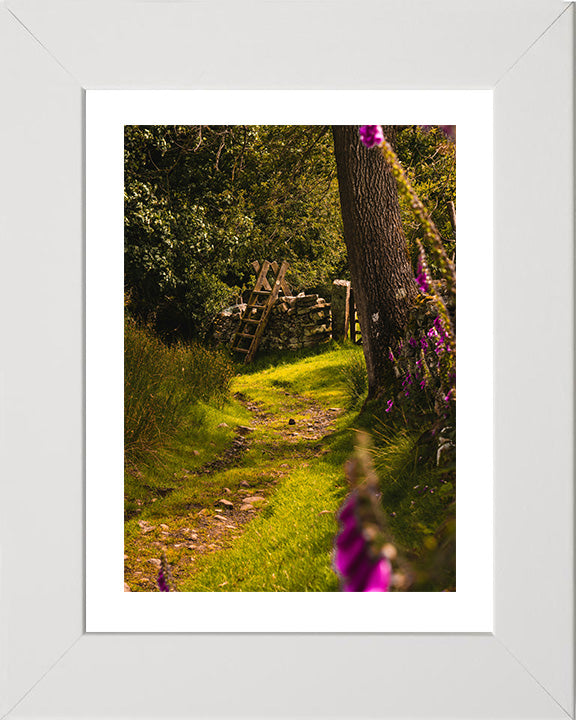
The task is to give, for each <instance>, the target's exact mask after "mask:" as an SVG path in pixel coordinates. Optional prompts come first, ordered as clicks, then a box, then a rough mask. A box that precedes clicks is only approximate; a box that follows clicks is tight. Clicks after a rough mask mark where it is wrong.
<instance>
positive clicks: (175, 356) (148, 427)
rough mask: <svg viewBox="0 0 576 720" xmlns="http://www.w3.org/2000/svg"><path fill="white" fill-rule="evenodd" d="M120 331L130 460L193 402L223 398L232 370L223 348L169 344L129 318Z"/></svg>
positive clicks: (158, 438)
mask: <svg viewBox="0 0 576 720" xmlns="http://www.w3.org/2000/svg"><path fill="white" fill-rule="evenodd" d="M124 330H125V331H124V450H125V456H126V458H133V457H135V456H137V455H140V454H142V453H144V452H147V451H149V450H151V449H152V448H153V447H154V446H156V445H157V444H158V443H159V442H160V441H161V440H162V439H164V438H166V437H168V436H169V435H171V434H172V433H173V432H174V431H175V430H176V429H177V428H178V426H179V424H180V423H181V422H182V420H183V419H184V417H185V416H186V415H187V414H188V413H189V412H190V409H191V406H192V405H194V404H195V403H197V402H198V401H200V400H203V401H216V402H217V403H221V402H223V401H224V400H225V398H226V397H227V395H228V392H229V389H230V382H231V379H232V374H233V370H232V363H231V362H230V360H229V359H228V358H227V356H226V355H225V354H224V352H222V351H213V350H206V349H205V348H202V347H200V346H198V345H191V346H188V345H185V344H183V343H179V344H177V345H174V346H172V347H168V346H166V345H164V344H163V343H162V342H161V341H160V340H159V339H158V338H157V337H155V336H154V335H153V334H152V333H151V332H150V331H149V330H147V329H146V328H142V327H139V326H138V325H136V323H135V322H133V321H132V320H130V319H128V320H127V321H126V323H125V329H124Z"/></svg>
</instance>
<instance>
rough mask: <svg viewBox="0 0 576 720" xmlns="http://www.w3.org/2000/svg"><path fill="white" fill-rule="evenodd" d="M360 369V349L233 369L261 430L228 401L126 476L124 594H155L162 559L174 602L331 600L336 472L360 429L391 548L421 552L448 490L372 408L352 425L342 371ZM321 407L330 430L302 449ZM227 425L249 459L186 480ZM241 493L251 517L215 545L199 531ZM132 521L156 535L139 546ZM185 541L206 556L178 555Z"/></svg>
mask: <svg viewBox="0 0 576 720" xmlns="http://www.w3.org/2000/svg"><path fill="white" fill-rule="evenodd" d="M360 359H361V349H360V350H359V348H357V347H355V346H352V345H344V346H342V347H339V346H336V345H334V344H332V345H331V346H328V347H325V348H324V349H323V351H322V352H304V353H294V354H293V355H286V354H284V355H283V356H281V357H278V356H272V357H270V356H269V357H265V358H260V360H259V361H258V362H259V365H257V366H249V367H248V368H242V369H241V370H242V371H241V373H240V374H238V375H237V376H236V377H235V378H234V379H233V381H232V388H231V389H232V392H233V393H241V394H242V395H243V396H244V397H245V398H248V399H249V400H250V401H252V402H256V403H257V404H258V408H259V411H260V412H264V413H266V419H265V420H262V419H260V420H259V421H256V418H255V417H254V416H253V415H252V414H251V413H250V412H249V411H248V410H247V409H246V408H245V407H244V406H243V405H242V404H241V403H240V402H239V401H237V400H231V401H230V402H228V403H226V404H225V405H223V406H221V407H218V406H217V405H214V404H211V403H201V404H197V405H195V406H194V408H193V409H192V411H191V412H190V414H189V416H188V417H187V418H186V420H185V422H184V423H182V425H181V427H180V428H179V430H178V432H177V434H176V435H175V436H174V437H173V438H172V439H171V440H170V441H169V442H167V443H165V444H164V445H163V446H162V448H160V449H158V450H157V452H156V453H155V454H154V455H151V456H150V457H149V459H148V461H147V462H146V463H142V462H139V463H138V464H137V465H134V466H133V467H132V468H130V469H129V472H127V479H126V500H127V510H128V511H129V512H128V514H129V515H130V518H129V520H128V521H127V523H126V535H125V538H126V544H125V548H126V549H125V552H126V554H127V555H128V560H127V568H128V569H129V571H130V573H132V575H131V578H132V579H131V586H132V589H133V590H154V589H155V587H154V573H155V567H154V566H151V565H150V563H153V562H154V558H158V556H159V552H160V549H161V548H164V549H165V552H166V556H167V559H168V562H169V563H170V564H171V565H172V567H173V570H174V574H175V580H176V585H177V589H178V591H199V592H202V591H215V592H250V591H256V592H333V591H337V590H338V589H339V581H338V578H337V576H336V575H335V573H334V571H333V569H332V549H333V541H334V536H335V534H336V532H337V522H336V513H337V510H338V508H339V507H340V505H341V503H342V501H343V499H344V498H345V496H346V495H347V493H348V491H349V489H348V487H347V483H346V480H345V477H344V472H343V466H344V463H345V461H346V459H347V458H349V457H350V455H351V453H352V452H353V450H354V443H355V436H356V435H355V430H360V429H368V430H369V431H370V432H371V434H372V436H373V438H374V440H375V447H374V450H373V453H374V460H375V464H376V467H377V470H378V474H379V478H380V482H381V489H382V502H383V505H384V508H385V510H386V511H387V514H388V516H389V519H390V526H391V529H392V531H393V533H394V540H395V541H396V542H397V544H398V545H399V547H400V548H401V549H402V550H404V551H406V552H410V553H416V554H418V553H419V552H421V551H422V549H423V548H424V547H426V546H427V545H426V544H427V543H428V544H429V543H430V538H431V536H432V535H433V533H434V532H435V530H436V529H437V528H438V527H439V525H440V524H441V523H442V522H444V521H445V520H446V518H447V516H448V510H447V507H448V505H449V501H450V500H451V499H452V498H451V493H452V494H453V486H452V485H451V483H449V482H445V478H443V477H442V476H440V475H439V474H438V472H437V471H436V470H435V468H434V467H433V464H431V463H430V462H420V461H419V457H420V456H421V454H422V448H421V446H420V445H419V440H420V436H419V432H418V430H417V429H413V430H411V431H410V432H409V431H408V430H407V429H406V428H405V427H403V426H402V424H401V423H398V421H396V424H394V422H392V421H391V420H390V418H389V417H388V415H387V414H386V413H384V412H383V410H382V407H381V406H380V405H379V404H378V403H370V404H369V405H367V406H366V407H365V408H364V409H363V410H362V412H361V413H358V412H357V411H356V410H352V409H349V397H350V394H349V388H348V387H347V378H348V377H349V368H350V365H351V364H352V363H354V364H356V365H358V364H359V360H360ZM319 406H320V407H322V408H324V411H323V412H324V415H325V416H326V417H327V416H328V415H327V413H332V414H331V415H330V417H331V418H333V420H332V423H331V426H330V429H329V431H327V435H326V436H325V437H323V438H322V439H318V438H307V437H306V436H305V432H304V431H305V429H306V428H307V427H310V426H311V425H313V423H314V421H315V419H317V418H318V412H319V411H318V407H319ZM346 408H348V409H346ZM288 419H293V420H294V425H292V426H288ZM222 423H225V424H226V425H228V427H221V425H222ZM237 425H249V426H253V427H254V430H253V432H252V433H251V434H250V448H249V450H248V451H247V452H246V453H245V454H243V455H242V456H241V457H240V458H239V459H238V461H237V462H235V463H234V465H233V466H230V467H224V468H221V469H219V470H216V471H215V472H213V473H212V474H211V475H199V476H194V475H193V471H194V469H196V468H198V467H200V466H202V465H204V464H205V463H207V462H210V461H211V460H213V459H214V458H216V457H218V456H220V455H221V454H222V453H223V452H224V451H225V450H226V448H227V447H229V446H230V443H231V442H232V439H233V437H234V428H235V427H236V426H237ZM219 426H220V427H219ZM292 429H293V430H294V432H295V433H300V435H299V434H296V435H292V434H291V432H289V431H290V430H292ZM442 480H444V483H442V482H441V481H442ZM425 486H428V487H427V489H426V490H424V487H425ZM245 488H249V492H250V494H254V495H258V496H261V497H263V498H264V501H263V502H262V503H260V504H259V505H260V507H259V511H258V513H256V514H255V516H254V518H253V519H251V520H250V521H249V522H247V523H246V524H245V525H243V526H240V527H238V528H236V529H234V530H231V531H229V532H228V534H227V535H226V536H225V537H224V536H223V537H222V538H217V539H216V540H214V538H213V537H210V533H209V531H208V530H207V527H209V523H207V521H208V520H210V519H213V518H214V515H215V514H217V513H219V512H220V511H219V510H218V508H215V503H216V502H217V501H218V499H219V498H222V497H224V496H225V497H228V498H232V499H234V501H236V498H237V497H240V495H239V493H242V492H243V489H245ZM431 489H432V490H433V492H430V490H431ZM244 491H245V492H246V490H244ZM226 493H229V494H226ZM142 520H144V521H146V522H149V523H150V524H153V525H154V527H153V529H152V530H150V532H148V533H146V534H145V535H144V534H143V533H142V532H141V529H140V526H139V525H138V522H139V521H142ZM191 531H193V532H194V533H195V534H196V535H198V541H197V542H198V543H200V544H201V545H203V546H206V544H208V550H209V551H208V552H202V553H200V552H195V551H194V550H190V549H188V548H187V547H185V546H184V547H183V546H182V545H183V542H182V541H181V538H184V537H186V536H187V535H189V534H190V532H191ZM210 543H212V544H211V545H210ZM138 573H140V574H139V575H138ZM444 587H446V585H444V586H443V587H432V588H430V589H433V590H440V589H444Z"/></svg>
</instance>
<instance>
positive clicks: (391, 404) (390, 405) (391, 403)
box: [384, 400, 394, 413]
mask: <svg viewBox="0 0 576 720" xmlns="http://www.w3.org/2000/svg"><path fill="white" fill-rule="evenodd" d="M393 407H394V400H388V402H387V403H386V408H385V411H384V412H387V413H389V412H390V410H392V408H393Z"/></svg>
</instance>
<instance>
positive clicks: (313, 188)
mask: <svg viewBox="0 0 576 720" xmlns="http://www.w3.org/2000/svg"><path fill="white" fill-rule="evenodd" d="M331 143H332V141H331V134H330V132H329V129H328V128H327V127H324V126H314V127H309V126H229V125H228V126H127V127H126V128H125V282H126V290H127V291H128V292H129V294H130V298H131V306H130V309H131V312H132V313H133V314H135V315H136V316H138V317H139V318H141V319H145V320H146V321H148V322H152V323H153V324H154V326H155V327H156V329H157V330H158V331H159V332H160V333H161V334H162V335H163V336H164V337H168V338H175V337H176V338H177V337H188V338H190V337H198V338H202V337H204V336H205V334H206V332H207V330H208V327H209V324H210V320H211V318H212V317H213V315H214V314H215V312H216V311H217V310H220V309H221V308H222V307H225V306H226V305H230V304H232V301H233V299H234V297H235V296H237V295H238V294H239V292H241V291H242V290H245V289H246V288H247V287H248V286H249V285H251V283H252V282H253V277H252V276H251V274H250V263H251V262H252V261H253V260H255V259H257V260H263V259H266V258H268V259H270V260H273V259H286V260H288V261H289V262H290V265H291V270H290V273H289V276H288V280H289V282H291V283H292V285H293V286H294V287H295V288H296V289H301V288H303V287H309V286H310V285H315V284H319V283H323V282H329V281H331V280H332V279H333V278H334V277H336V276H339V275H340V276H341V275H342V274H343V272H344V271H345V264H346V256H345V248H344V244H343V242H342V239H341V237H342V233H341V221H340V212H339V199H338V188H337V182H336V172H335V162H334V157H333V153H332V144H331Z"/></svg>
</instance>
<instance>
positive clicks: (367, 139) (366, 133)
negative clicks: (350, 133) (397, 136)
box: [358, 125, 384, 148]
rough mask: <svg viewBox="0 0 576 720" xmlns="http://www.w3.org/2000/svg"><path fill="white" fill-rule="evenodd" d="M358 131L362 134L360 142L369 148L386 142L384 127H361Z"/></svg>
mask: <svg viewBox="0 0 576 720" xmlns="http://www.w3.org/2000/svg"><path fill="white" fill-rule="evenodd" d="M358 131H359V133H360V140H361V141H362V143H363V144H364V145H366V147H367V148H373V147H375V146H376V145H382V143H383V142H384V133H383V132H382V125H360V127H359V130H358Z"/></svg>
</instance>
